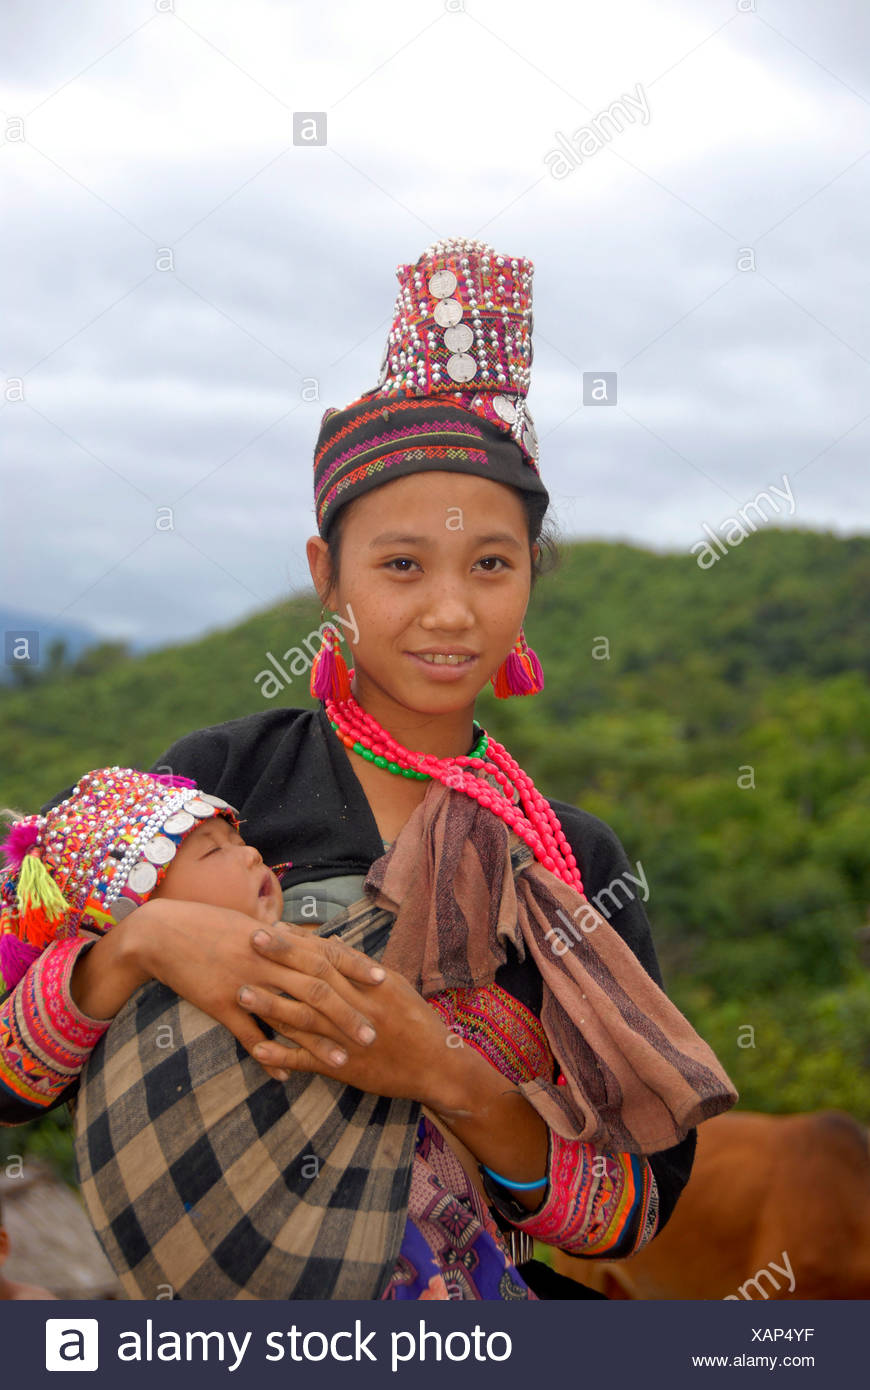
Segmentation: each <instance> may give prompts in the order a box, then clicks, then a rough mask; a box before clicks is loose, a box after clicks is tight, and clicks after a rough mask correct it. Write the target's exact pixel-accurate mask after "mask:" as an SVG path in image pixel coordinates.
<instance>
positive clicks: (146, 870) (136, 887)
mask: <svg viewBox="0 0 870 1390" xmlns="http://www.w3.org/2000/svg"><path fill="white" fill-rule="evenodd" d="M156 882H157V870H156V869H155V867H154V865H153V864H137V865H136V867H135V868H134V869H132V870H131V872H130V877H129V878H128V879H127V887H128V888H132V890H133V892H134V893H138V894H139V895H140V897H141V896H142V894H144V893H150V892H151V889H152V888H153V887H154V885H155V883H156Z"/></svg>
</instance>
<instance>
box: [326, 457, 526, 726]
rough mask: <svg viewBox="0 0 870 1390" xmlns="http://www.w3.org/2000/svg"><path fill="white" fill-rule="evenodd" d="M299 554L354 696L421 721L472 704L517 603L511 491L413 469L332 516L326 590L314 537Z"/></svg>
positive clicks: (521, 514)
mask: <svg viewBox="0 0 870 1390" xmlns="http://www.w3.org/2000/svg"><path fill="white" fill-rule="evenodd" d="M308 557H309V563H310V565H311V572H312V577H313V579H314V583H315V587H316V588H317V589H318V592H319V593H320V594H321V595H325V602H326V605H327V607H328V608H329V609H330V610H331V611H332V612H334V613H335V614H337V615H338V617H341V618H344V619H345V622H344V623H339V624H337V626H338V629H339V631H340V632H341V634H342V637H343V638H344V639H345V640H346V641H348V642H349V643H350V644H351V652H352V663H351V662H349V663H348V664H349V665H350V664H353V665H354V666H355V668H356V677H355V690H354V693H355V695H356V697H357V699H358V700H359V701H360V702H361V703H362V705H363V707H364V708H368V709H374V708H378V709H379V710H381V711H383V712H384V715H386V714H387V713H388V703H385V702H393V703H394V704H398V705H400V706H402V707H404V708H405V709H409V710H414V711H418V712H420V713H424V714H425V713H428V714H436V713H446V712H448V711H451V712H458V711H461V710H465V709H467V708H468V707H469V706H473V704H474V699H475V696H476V695H477V694H478V693H479V691H481V690H482V689H483V687H484V686H485V685H486V683H487V681H488V680H489V678H490V676H492V675H493V674H494V672H495V671H496V669H497V667H498V666H499V665H500V663H501V662H502V661H503V660H504V658H505V657H506V656H507V654H508V652H509V651H510V650H511V648H512V647H513V645H514V643H515V641H516V639H517V637H518V636H519V633H520V628H521V627H522V623H523V619H524V617H525V612H526V607H527V605H528V601H529V591H530V583H531V561H530V556H529V541H528V527H527V522H526V513H525V509H524V507H523V504H522V502H521V500H520V497H519V494H518V493H517V492H516V491H515V490H514V489H513V488H510V487H506V486H504V485H503V484H501V483H495V482H491V481H489V480H488V479H486V478H478V477H474V476H470V475H467V474H461V473H446V472H427V473H418V474H414V475H412V476H410V477H404V478H397V479H396V480H395V481H393V482H390V483H385V484H384V485H383V486H382V487H378V488H375V489H374V490H373V491H372V492H369V493H366V494H364V495H363V496H362V497H358V498H357V499H356V500H355V501H354V502H353V503H352V504H351V505H350V506H349V508H348V513H347V515H346V516H345V517H344V518H343V523H342V534H341V566H340V584H339V586H338V588H337V589H333V590H332V592H330V593H329V594H326V589H327V585H328V581H329V577H330V576H329V564H328V556H327V553H326V544H325V542H324V541H322V540H321V539H320V538H319V537H312V539H311V540H310V541H309V542H308ZM357 634H358V635H357ZM427 653H428V656H427V655H426V654H427ZM436 653H440V654H441V656H440V659H436V660H434V661H433V659H432V657H433V654H436ZM448 656H449V657H451V658H455V660H454V659H451V660H445V657H448ZM373 695H374V696H375V699H374V700H372V696H373Z"/></svg>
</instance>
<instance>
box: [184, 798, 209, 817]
mask: <svg viewBox="0 0 870 1390" xmlns="http://www.w3.org/2000/svg"><path fill="white" fill-rule="evenodd" d="M184 809H185V811H189V812H190V814H191V815H192V816H196V818H197V820H203V819H204V818H205V817H206V816H213V815H214V807H213V806H209V804H208V802H207V801H206V800H205V799H204V798H203V797H199V796H194V797H191V799H190V801H185V803H184Z"/></svg>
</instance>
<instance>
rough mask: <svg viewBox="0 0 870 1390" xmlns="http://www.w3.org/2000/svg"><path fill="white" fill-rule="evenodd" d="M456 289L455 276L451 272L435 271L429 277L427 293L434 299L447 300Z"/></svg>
mask: <svg viewBox="0 0 870 1390" xmlns="http://www.w3.org/2000/svg"><path fill="white" fill-rule="evenodd" d="M455 289H456V276H455V275H454V274H453V271H452V270H436V271H435V274H434V275H430V277H429V293H430V294H431V295H432V296H433V297H434V298H435V299H447V298H448V296H449V295H451V294H452V293H453V291H454V290H455Z"/></svg>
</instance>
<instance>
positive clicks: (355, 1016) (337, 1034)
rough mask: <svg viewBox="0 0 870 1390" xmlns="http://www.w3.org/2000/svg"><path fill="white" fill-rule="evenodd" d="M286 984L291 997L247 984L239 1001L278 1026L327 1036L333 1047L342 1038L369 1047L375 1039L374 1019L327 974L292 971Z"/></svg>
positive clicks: (240, 992)
mask: <svg viewBox="0 0 870 1390" xmlns="http://www.w3.org/2000/svg"><path fill="white" fill-rule="evenodd" d="M283 987H284V989H285V990H286V991H287V993H288V994H291V997H290V998H284V997H282V996H281V995H280V994H274V993H273V992H272V991H271V990H268V989H256V988H254V987H252V986H251V985H244V986H243V987H242V988H241V989H240V990H239V994H238V999H239V1003H240V1004H241V1006H242V1008H243V1009H250V1011H251V1013H253V1014H256V1015H257V1017H258V1018H262V1019H263V1020H264V1021H265V1022H266V1023H269V1024H271V1025H272V1026H273V1027H275V1028H278V1029H281V1030H283V1031H284V1032H292V1033H293V1034H296V1033H297V1032H299V1031H304V1032H307V1033H310V1034H312V1035H316V1036H319V1037H324V1039H325V1042H326V1043H329V1044H330V1045H331V1046H332V1047H335V1045H336V1044H337V1043H340V1042H341V1039H342V1038H347V1039H349V1040H350V1041H351V1042H357V1043H362V1044H363V1045H365V1046H367V1045H368V1044H369V1043H371V1042H373V1041H374V1039H375V1036H376V1034H375V1029H374V1028H373V1027H372V1024H371V1022H370V1020H369V1019H367V1018H366V1017H365V1015H364V1014H362V1013H360V1011H359V1009H355V1008H354V1006H353V1005H352V1004H349V1003H348V1002H347V1000H346V999H343V998H342V996H341V995H340V994H337V993H336V991H335V990H334V989H333V988H332V987H331V985H330V984H329V982H328V980H326V979H324V978H323V977H318V978H313V977H312V976H310V975H303V974H300V973H299V972H298V971H295V970H294V971H292V972H290V971H288V974H287V978H286V980H285V981H284V984H283ZM324 1055H325V1054H324Z"/></svg>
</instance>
